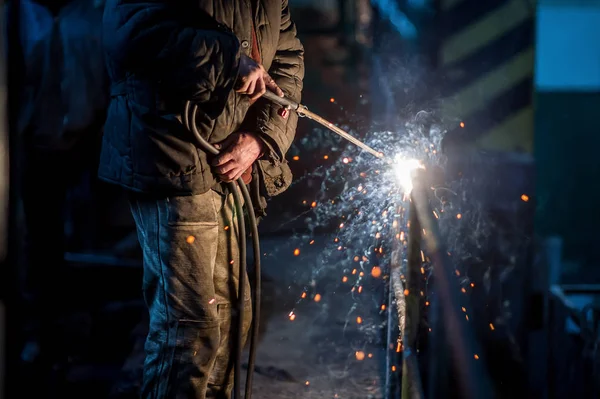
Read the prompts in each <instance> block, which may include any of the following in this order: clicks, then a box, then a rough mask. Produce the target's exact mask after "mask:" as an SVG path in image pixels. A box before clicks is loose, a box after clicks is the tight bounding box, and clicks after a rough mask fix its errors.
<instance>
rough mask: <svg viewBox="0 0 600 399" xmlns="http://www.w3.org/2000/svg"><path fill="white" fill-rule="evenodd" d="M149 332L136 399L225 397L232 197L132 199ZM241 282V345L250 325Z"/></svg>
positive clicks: (234, 235) (230, 338) (234, 234)
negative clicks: (138, 395)
mask: <svg viewBox="0 0 600 399" xmlns="http://www.w3.org/2000/svg"><path fill="white" fill-rule="evenodd" d="M131 210H132V213H133V216H134V219H135V221H136V225H137V231H138V237H139V240H140V243H141V245H142V249H143V252H144V281H143V291H144V299H145V301H146V303H147V304H148V306H149V310H150V328H149V333H148V337H147V339H146V344H145V346H144V349H145V352H146V361H145V364H144V382H143V387H142V397H143V398H182V399H183V398H186V399H187V398H202V399H204V398H205V397H206V398H229V397H230V393H231V388H232V383H233V381H232V371H233V357H234V355H233V354H234V351H233V349H234V347H233V345H234V343H235V334H236V332H237V328H236V327H237V324H236V320H237V318H236V317H235V312H234V306H235V304H233V306H232V303H231V302H232V301H231V299H232V298H236V297H237V289H238V281H239V273H238V268H239V259H240V258H239V248H238V234H239V232H238V230H237V226H238V225H237V218H236V217H235V204H234V202H233V196H232V195H231V194H230V195H228V196H223V195H220V194H218V193H216V192H215V191H213V190H211V191H208V192H206V193H204V194H198V195H194V196H177V197H166V198H159V199H157V198H155V197H149V196H145V195H139V194H138V195H135V194H134V195H132V197H131ZM244 279H245V281H246V290H245V291H246V298H245V299H246V302H245V303H246V306H245V316H244V320H243V331H244V337H243V340H244V341H245V340H246V336H247V334H248V331H249V328H250V324H251V319H252V308H251V306H250V287H249V286H248V278H247V276H244Z"/></svg>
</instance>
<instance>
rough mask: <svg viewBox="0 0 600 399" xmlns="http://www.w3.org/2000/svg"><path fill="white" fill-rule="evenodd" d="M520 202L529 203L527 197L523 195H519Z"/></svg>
mask: <svg viewBox="0 0 600 399" xmlns="http://www.w3.org/2000/svg"><path fill="white" fill-rule="evenodd" d="M521 201H523V202H527V201H529V196H528V195H525V194H523V195H521Z"/></svg>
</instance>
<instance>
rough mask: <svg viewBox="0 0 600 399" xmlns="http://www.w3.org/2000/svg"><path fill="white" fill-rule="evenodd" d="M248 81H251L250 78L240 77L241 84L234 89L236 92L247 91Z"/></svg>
mask: <svg viewBox="0 0 600 399" xmlns="http://www.w3.org/2000/svg"><path fill="white" fill-rule="evenodd" d="M250 83H252V81H251V80H250V79H248V77H247V76H246V77H244V78H243V79H242V85H241V86H240V87H239V88H238V89H237V90H236V92H238V93H242V94H243V93H246V92H247V91H248V87H249V86H250Z"/></svg>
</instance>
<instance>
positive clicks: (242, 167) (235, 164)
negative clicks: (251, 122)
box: [212, 132, 264, 183]
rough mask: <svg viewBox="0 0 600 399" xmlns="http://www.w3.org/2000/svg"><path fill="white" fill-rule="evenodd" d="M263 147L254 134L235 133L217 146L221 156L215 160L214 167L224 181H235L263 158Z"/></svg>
mask: <svg viewBox="0 0 600 399" xmlns="http://www.w3.org/2000/svg"><path fill="white" fill-rule="evenodd" d="M263 146H264V144H263V142H262V141H261V139H260V138H258V136H256V135H255V134H253V133H249V132H238V133H233V134H231V135H229V136H228V137H227V138H226V139H225V140H223V141H222V142H220V143H218V144H215V147H216V148H217V149H218V150H219V151H220V152H221V154H220V155H219V156H217V157H216V158H215V159H214V161H213V162H212V166H213V167H214V168H215V172H216V174H217V175H218V176H219V178H220V179H221V180H222V181H224V182H226V183H229V182H232V181H235V180H237V179H238V178H240V177H241V176H242V174H243V173H244V172H245V171H246V170H247V169H248V168H249V167H250V166H251V165H252V164H253V163H254V161H256V160H257V159H258V158H259V157H260V156H261V154H262V152H263Z"/></svg>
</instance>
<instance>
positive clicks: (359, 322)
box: [356, 316, 363, 324]
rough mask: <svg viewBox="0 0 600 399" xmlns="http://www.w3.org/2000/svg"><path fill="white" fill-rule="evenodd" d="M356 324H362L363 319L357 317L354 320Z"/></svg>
mask: <svg viewBox="0 0 600 399" xmlns="http://www.w3.org/2000/svg"><path fill="white" fill-rule="evenodd" d="M356 322H357V323H358V324H362V322H363V319H362V317H360V316H358V317H357V318H356Z"/></svg>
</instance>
